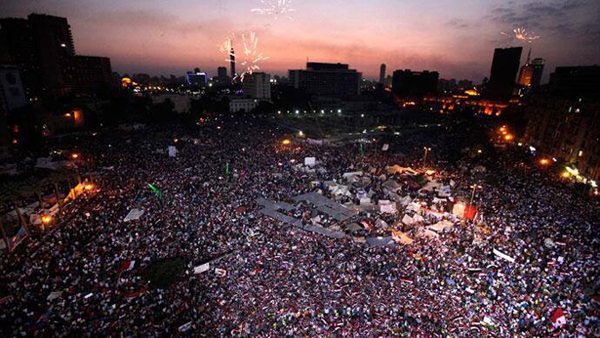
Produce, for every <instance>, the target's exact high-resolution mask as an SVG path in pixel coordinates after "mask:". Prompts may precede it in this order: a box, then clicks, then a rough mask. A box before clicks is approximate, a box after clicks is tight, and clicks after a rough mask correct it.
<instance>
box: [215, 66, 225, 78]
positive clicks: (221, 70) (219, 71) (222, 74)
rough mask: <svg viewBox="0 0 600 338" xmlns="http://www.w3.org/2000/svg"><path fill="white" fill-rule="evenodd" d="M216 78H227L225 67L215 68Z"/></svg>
mask: <svg viewBox="0 0 600 338" xmlns="http://www.w3.org/2000/svg"><path fill="white" fill-rule="evenodd" d="M217 76H218V77H226V76H227V67H219V68H217Z"/></svg>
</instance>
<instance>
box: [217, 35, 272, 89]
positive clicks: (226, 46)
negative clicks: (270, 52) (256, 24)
mask: <svg viewBox="0 0 600 338" xmlns="http://www.w3.org/2000/svg"><path fill="white" fill-rule="evenodd" d="M236 40H239V39H236V37H235V35H230V36H229V38H228V39H227V40H225V41H224V42H223V43H222V44H221V45H219V51H220V52H221V53H225V54H227V58H226V59H225V61H227V62H235V63H236V64H238V65H240V66H241V69H240V70H242V72H241V73H240V74H236V76H235V78H233V79H232V80H233V81H235V80H238V79H239V80H240V81H241V82H244V79H245V77H246V76H247V75H251V74H252V73H254V72H256V71H258V70H260V64H261V63H262V62H263V61H265V60H268V59H269V57H268V56H265V55H264V54H263V52H262V51H260V50H259V49H258V37H257V36H256V33H255V32H250V34H249V35H248V36H246V34H242V35H241V41H242V47H243V51H242V53H241V54H235V53H234V48H235V46H236Z"/></svg>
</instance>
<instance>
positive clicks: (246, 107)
mask: <svg viewBox="0 0 600 338" xmlns="http://www.w3.org/2000/svg"><path fill="white" fill-rule="evenodd" d="M256 107H258V100H257V99H233V100H231V101H229V111H230V112H232V113H240V112H243V113H249V112H251V111H252V109H254V108H256Z"/></svg>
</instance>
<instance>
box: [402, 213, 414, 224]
mask: <svg viewBox="0 0 600 338" xmlns="http://www.w3.org/2000/svg"><path fill="white" fill-rule="evenodd" d="M414 222H415V220H414V219H413V218H412V217H410V216H408V215H406V214H405V215H404V217H402V223H404V224H406V225H411V224H413V223H414Z"/></svg>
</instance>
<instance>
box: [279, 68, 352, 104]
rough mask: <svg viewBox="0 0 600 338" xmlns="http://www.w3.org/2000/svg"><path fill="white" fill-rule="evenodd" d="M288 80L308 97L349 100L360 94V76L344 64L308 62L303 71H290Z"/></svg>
mask: <svg viewBox="0 0 600 338" xmlns="http://www.w3.org/2000/svg"><path fill="white" fill-rule="evenodd" d="M289 79H290V83H291V84H292V85H293V86H294V88H296V89H302V90H304V91H306V93H307V94H309V95H316V96H324V97H337V98H350V97H353V96H355V95H358V94H360V83H361V80H362V74H361V73H359V72H357V71H356V70H354V69H349V67H348V65H346V64H341V63H337V64H335V63H318V62H308V63H307V64H306V69H305V70H304V69H299V70H290V71H289Z"/></svg>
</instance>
